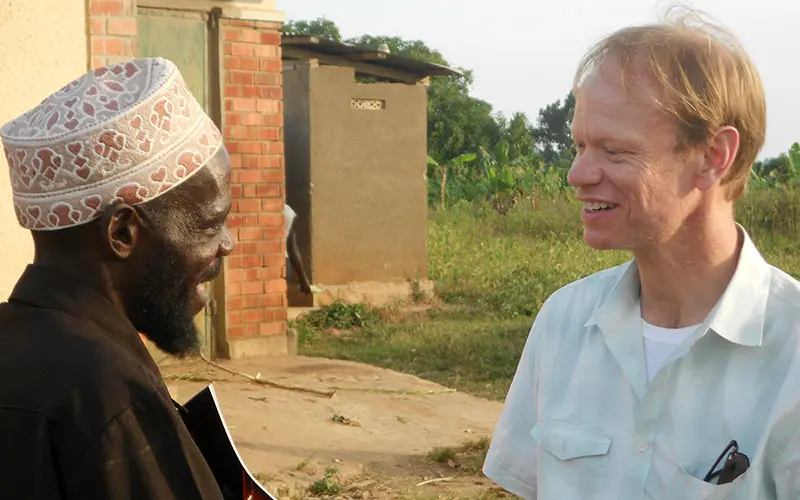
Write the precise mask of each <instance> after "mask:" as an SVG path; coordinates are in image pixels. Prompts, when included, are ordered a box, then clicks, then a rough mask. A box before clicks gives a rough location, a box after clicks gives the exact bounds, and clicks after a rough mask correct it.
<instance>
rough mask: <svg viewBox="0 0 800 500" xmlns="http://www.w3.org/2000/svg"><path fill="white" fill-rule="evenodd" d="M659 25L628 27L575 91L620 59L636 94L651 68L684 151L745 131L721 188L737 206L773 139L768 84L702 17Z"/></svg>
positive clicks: (611, 39) (601, 50) (599, 49)
mask: <svg viewBox="0 0 800 500" xmlns="http://www.w3.org/2000/svg"><path fill="white" fill-rule="evenodd" d="M675 10H676V8H674V7H673V8H671V9H669V11H668V12H667V16H666V19H665V20H664V21H663V22H661V23H659V24H652V25H645V26H635V27H629V28H624V29H621V30H619V31H616V32H614V33H612V34H611V35H609V36H607V37H606V38H604V39H603V40H601V41H600V42H598V43H597V44H595V45H594V46H593V47H592V48H591V49H590V50H589V51H588V52H587V53H586V55H585V56H584V57H583V59H582V60H581V62H580V65H579V66H578V70H577V72H576V74H575V80H574V84H573V92H575V91H576V90H577V89H579V87H580V84H581V83H582V82H583V80H584V79H585V78H586V77H587V76H588V75H589V74H590V73H591V72H592V71H593V70H594V69H595V68H597V67H598V66H599V65H600V64H601V63H602V62H603V61H605V60H606V58H607V57H609V56H612V57H616V58H618V60H619V63H620V65H621V68H622V74H621V77H622V83H623V86H624V87H625V88H626V89H628V88H629V84H630V78H631V76H632V74H633V73H634V72H635V66H638V65H640V64H642V63H644V64H645V67H646V68H648V69H649V73H650V74H649V75H648V76H650V77H651V80H652V81H653V83H655V84H656V86H657V87H658V88H659V90H660V91H661V92H660V94H661V95H660V96H659V95H655V96H653V99H654V101H655V103H656V104H657V105H658V106H660V107H661V108H662V109H663V110H664V111H666V112H667V113H668V114H670V115H672V116H674V117H675V118H676V124H677V136H678V147H679V148H680V149H686V148H689V147H693V146H698V145H701V144H704V143H705V144H707V143H708V142H709V141H710V140H711V139H712V138H713V136H714V134H715V133H716V132H717V130H719V129H720V128H721V127H724V126H731V127H734V128H736V130H737V131H738V132H739V150H738V152H737V154H736V157H735V159H734V161H733V164H732V165H731V167H730V169H729V170H728V172H727V173H726V174H725V176H724V177H723V179H722V181H721V184H722V185H727V186H728V190H727V193H726V194H727V198H728V199H729V200H736V199H738V198H739V197H741V196H742V195H743V194H744V193H745V191H746V189H747V181H748V179H749V178H750V170H751V168H752V166H753V163H754V162H755V159H756V156H757V155H758V152H759V151H760V150H761V148H762V147H763V145H764V138H765V135H766V121H767V117H766V114H767V111H766V99H765V97H764V88H763V86H762V83H761V78H760V76H759V74H758V71H757V70H756V68H755V66H754V65H753V63H752V61H751V60H750V58H749V56H748V55H747V53H746V51H745V50H744V48H743V47H742V46H741V44H740V43H739V42H738V41H737V40H736V38H735V37H734V36H733V35H732V34H731V33H730V32H729V31H727V30H725V29H724V28H721V27H718V26H714V25H713V24H711V23H710V22H706V21H704V20H703V19H702V16H701V14H700V13H699V12H697V11H693V10H690V9H686V10H687V12H685V13H683V14H678V15H676V16H674V17H672V18H670V14H671V13H672V12H674V11H675Z"/></svg>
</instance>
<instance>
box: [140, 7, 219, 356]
mask: <svg viewBox="0 0 800 500" xmlns="http://www.w3.org/2000/svg"><path fill="white" fill-rule="evenodd" d="M137 30H138V33H137V37H138V40H137V43H138V55H139V57H163V58H165V59H169V60H171V61H172V62H174V63H175V65H176V66H177V67H178V69H179V70H180V72H181V74H182V75H183V78H184V79H185V80H186V84H187V85H188V86H189V90H191V92H192V93H193V94H194V96H195V98H196V99H197V101H198V102H199V103H200V104H201V105H202V106H203V108H204V109H205V110H206V112H207V113H208V112H209V88H208V82H209V50H208V45H209V43H208V40H209V28H208V14H207V13H205V12H190V11H178V10H167V9H151V8H139V9H138V10H137ZM217 125H219V124H217ZM219 279H221V277H220V278H219ZM213 286H214V284H213V283H212V284H210V285H206V292H207V293H208V294H209V295H210V296H211V297H213V294H212V287H213ZM214 309H215V308H214V307H208V308H205V309H204V310H203V311H202V312H201V313H200V314H198V315H197V317H196V318H195V324H196V325H197V330H198V332H199V336H200V345H201V352H202V353H203V354H204V355H205V356H207V357H209V358H211V357H214V349H213V347H214V338H213V331H214V328H213V318H212V317H211V316H212V314H213V313H214V312H215V311H214Z"/></svg>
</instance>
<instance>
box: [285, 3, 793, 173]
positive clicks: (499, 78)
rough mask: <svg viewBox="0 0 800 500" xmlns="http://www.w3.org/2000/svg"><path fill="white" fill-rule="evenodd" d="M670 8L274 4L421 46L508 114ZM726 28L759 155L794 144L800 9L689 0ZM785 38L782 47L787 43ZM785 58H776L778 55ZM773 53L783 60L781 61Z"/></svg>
mask: <svg viewBox="0 0 800 500" xmlns="http://www.w3.org/2000/svg"><path fill="white" fill-rule="evenodd" d="M674 3H675V2H664V1H660V2H657V1H655V0H492V1H477V0H404V1H391V2H390V1H385V0H371V1H368V0H277V7H278V9H280V10H282V11H284V12H285V13H286V16H287V19H288V20H298V19H306V20H310V19H315V18H317V17H325V18H327V19H330V20H331V21H334V22H335V23H336V24H337V25H338V26H339V29H340V31H341V32H342V36H343V37H345V38H349V37H352V36H358V35H362V34H365V33H366V34H371V35H386V36H400V37H402V38H404V39H410V40H422V41H424V42H425V43H426V44H427V45H428V46H429V47H431V48H433V49H436V50H438V51H439V52H441V53H442V55H443V56H444V57H445V59H447V61H448V62H449V63H450V65H451V66H454V67H463V68H468V69H472V70H473V72H474V76H475V82H474V84H473V87H472V91H471V94H472V95H474V96H475V97H478V98H480V99H483V100H485V101H487V102H489V103H490V104H492V106H493V108H494V110H495V111H500V112H502V113H504V114H505V115H506V116H510V115H511V114H512V113H514V112H516V111H521V112H524V113H525V114H526V115H527V116H528V119H529V120H531V122H534V123H535V121H536V117H537V115H538V112H539V109H541V108H542V107H544V106H546V105H547V104H549V103H551V102H553V101H555V100H556V99H563V98H564V97H565V96H566V95H567V93H568V92H569V89H570V86H571V83H572V76H573V73H574V70H575V66H576V65H577V63H578V61H579V60H580V58H581V56H582V55H583V53H584V52H585V51H586V50H587V49H588V48H589V47H590V46H591V45H592V44H593V43H594V42H596V41H597V40H599V39H600V38H602V37H603V36H604V35H606V34H608V33H610V32H612V31H614V30H616V29H618V28H621V27H624V26H627V25H631V24H639V23H647V22H653V21H656V20H657V19H658V16H659V15H660V14H661V13H663V12H664V10H665V9H666V8H667V7H669V6H670V5H673V4H674ZM681 4H682V5H689V6H691V7H694V8H696V9H700V10H702V11H703V12H705V13H706V14H708V15H709V16H711V17H712V18H713V19H714V20H715V21H716V22H717V23H719V24H722V25H723V26H725V27H726V28H728V29H729V30H731V31H732V32H733V33H734V34H735V35H736V36H737V37H738V38H739V40H740V42H741V43H742V44H743V45H744V47H745V48H746V49H747V51H748V52H749V54H750V57H751V58H752V60H753V61H754V63H755V65H756V67H757V68H758V71H759V73H760V75H761V79H762V81H763V83H764V87H765V91H766V96H767V139H766V143H765V145H764V148H763V149H762V151H761V154H760V155H759V158H764V157H771V156H776V155H778V154H780V153H782V152H785V151H787V150H788V149H789V147H790V146H791V145H792V143H793V142H800V126H798V125H797V119H796V117H800V64H798V63H797V54H796V50H797V44H796V43H795V42H794V40H796V35H793V34H792V33H793V28H794V27H795V25H796V24H797V20H798V19H800V2H793V1H790V0H757V1H755V0H693V1H689V2H686V1H684V2H681ZM787 41H788V42H787ZM787 50H788V51H789V52H786V51H787ZM780 54H784V55H783V56H781V55H780Z"/></svg>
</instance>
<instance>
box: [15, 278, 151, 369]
mask: <svg viewBox="0 0 800 500" xmlns="http://www.w3.org/2000/svg"><path fill="white" fill-rule="evenodd" d="M15 301H17V302H24V303H27V304H30V305H32V306H35V307H41V308H43V309H53V310H56V311H61V312H63V313H66V314H69V315H70V316H74V317H77V318H82V319H85V320H88V321H91V322H92V323H94V324H95V325H97V327H98V329H99V330H100V331H101V332H102V333H104V334H105V335H106V336H108V338H109V339H110V340H112V341H113V342H115V343H116V344H117V345H119V346H120V347H122V348H123V349H125V350H126V351H128V352H129V353H131V354H132V355H134V356H135V357H136V358H138V359H139V360H140V361H141V362H143V364H144V365H145V366H147V367H148V368H150V369H151V370H154V371H155V372H156V373H157V372H158V367H157V366H156V365H155V362H154V361H153V358H152V357H151V356H150V353H149V352H148V351H147V348H146V347H145V345H144V343H143V342H142V341H141V339H140V338H139V334H138V332H137V331H136V328H134V326H133V324H132V323H131V322H130V321H129V320H128V318H126V317H125V316H124V315H123V314H122V313H120V312H119V311H118V310H117V308H116V307H115V306H114V304H112V303H111V301H110V300H109V299H107V298H106V297H104V296H103V295H102V294H100V293H99V292H97V291H95V290H94V289H92V288H91V287H89V286H88V285H86V284H84V283H83V282H81V281H80V280H78V279H77V278H75V277H74V276H71V275H70V274H67V273H65V272H64V271H61V270H59V269H56V268H54V267H50V266H45V265H41V264H31V265H29V266H28V267H27V268H26V269H25V271H24V272H23V273H22V276H21V277H20V279H19V281H17V284H16V286H15V287H14V290H13V291H12V292H11V296H10V297H9V302H15Z"/></svg>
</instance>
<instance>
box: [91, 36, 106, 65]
mask: <svg viewBox="0 0 800 500" xmlns="http://www.w3.org/2000/svg"><path fill="white" fill-rule="evenodd" d="M104 41H105V40H104V39H103V38H100V37H92V54H95V55H99V54H105V53H106V48H105V44H104V43H103V42H104ZM103 65H104V64H101V66H103Z"/></svg>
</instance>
